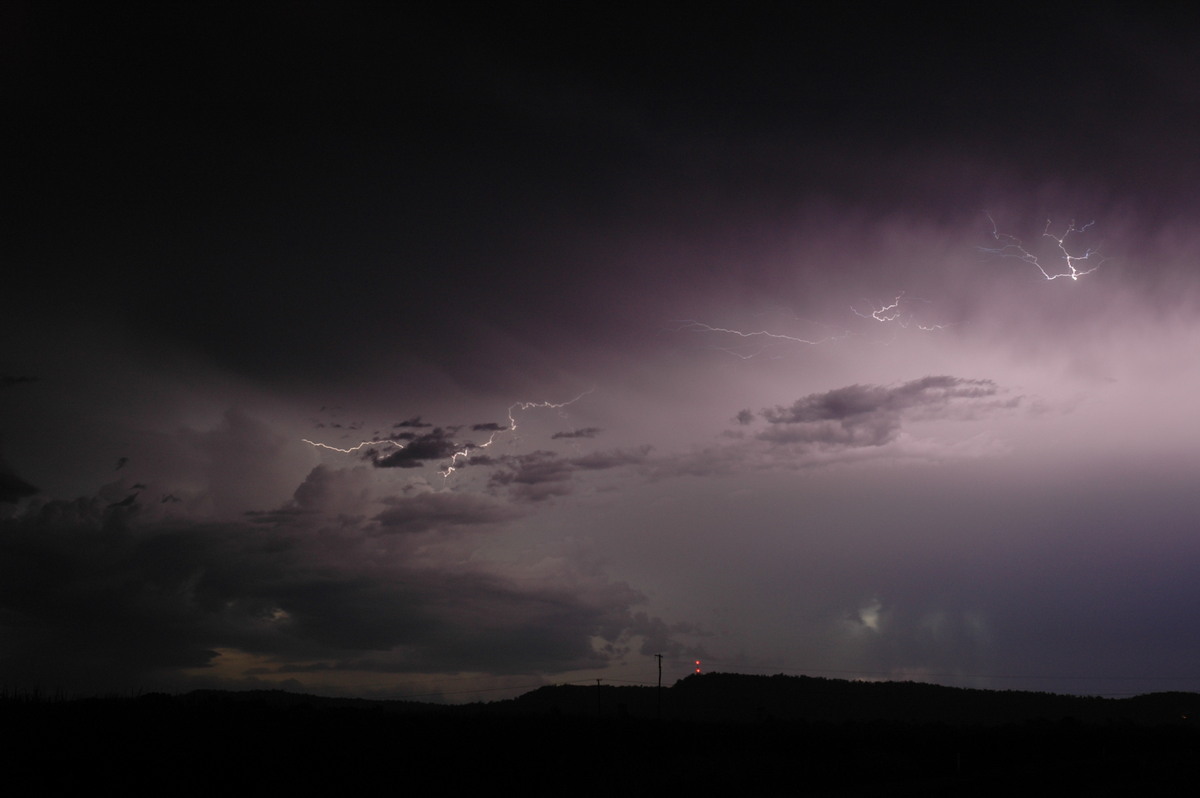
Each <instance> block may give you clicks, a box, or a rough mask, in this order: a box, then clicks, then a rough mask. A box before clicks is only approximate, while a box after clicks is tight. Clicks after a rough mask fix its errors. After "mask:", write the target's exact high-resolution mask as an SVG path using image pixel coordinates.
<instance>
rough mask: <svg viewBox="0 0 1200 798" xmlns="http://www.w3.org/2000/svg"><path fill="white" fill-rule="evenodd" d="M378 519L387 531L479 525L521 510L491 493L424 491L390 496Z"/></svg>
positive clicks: (509, 515)
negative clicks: (409, 495) (489, 494)
mask: <svg viewBox="0 0 1200 798" xmlns="http://www.w3.org/2000/svg"><path fill="white" fill-rule="evenodd" d="M383 503H384V504H387V505H389V509H387V510H384V511H383V512H382V513H380V514H379V515H378V516H376V519H375V520H376V521H378V522H379V524H380V526H381V527H383V530H384V531H385V532H424V531H426V530H429V529H447V528H450V527H462V526H478V525H481V524H497V523H500V522H502V521H511V520H512V519H514V518H517V517H519V516H520V515H521V513H520V512H519V511H517V510H515V509H514V508H512V507H509V506H508V505H505V504H501V503H500V502H498V501H496V500H495V499H491V498H489V497H487V496H478V495H474V494H470V493H423V494H420V495H418V496H412V497H409V498H387V499H384V500H383Z"/></svg>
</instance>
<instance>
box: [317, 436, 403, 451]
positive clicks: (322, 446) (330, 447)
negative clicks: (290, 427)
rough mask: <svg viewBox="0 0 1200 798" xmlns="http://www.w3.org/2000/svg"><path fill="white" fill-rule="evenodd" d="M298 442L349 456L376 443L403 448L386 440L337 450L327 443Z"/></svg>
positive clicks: (400, 444) (401, 445)
mask: <svg viewBox="0 0 1200 798" xmlns="http://www.w3.org/2000/svg"><path fill="white" fill-rule="evenodd" d="M300 440H301V441H303V442H304V443H307V444H308V445H309V446H318V447H320V448H322V449H332V450H333V451H335V452H341V453H342V454H350V453H351V452H357V451H358V450H359V449H361V448H363V447H364V446H374V445H375V444H377V443H390V444H391V445H392V446H395V447H396V448H397V449H403V448H404V444H403V443H399V442H398V441H393V440H389V439H387V438H384V439H383V440H374V441H363V442H362V443H360V444H358V445H357V446H351V447H350V448H349V449H339V448H338V447H336V446H330V445H329V444H328V443H317V442H316V441H310V440H309V439H308V438H301V439H300Z"/></svg>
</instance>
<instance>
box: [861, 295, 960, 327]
mask: <svg viewBox="0 0 1200 798" xmlns="http://www.w3.org/2000/svg"><path fill="white" fill-rule="evenodd" d="M904 293H905V292H904V291H901V292H900V293H898V294H896V298H895V299H893V300H892V301H891V303H890V304H886V305H880V306H879V307H874V306H872V307H871V312H870V313H863V312H862V311H860V310H859V309H858V308H856V307H854V306H853V305H851V306H850V310H851V311H853V313H854V315H855V316H858V317H859V318H863V319H874V320H875V321H878V322H880V323H883V324H887V323H890V322H895V323H896V324H898V325H900V326H901V327H903V328H905V329H908V327H909V325H912V326H913V327H916V328H917V329H918V330H920V331H921V332H936V331H937V330H944V329H946V328H947V327H949V326H950V325H949V324H921V323H919V322H914V321H913V314H912V313H911V312H908V311H904V310H902V309H901V308H900V305H901V304H902V303H904V302H909V301H911V300H908V299H905V297H904ZM916 301H918V302H928V301H929V300H928V299H918V300H916Z"/></svg>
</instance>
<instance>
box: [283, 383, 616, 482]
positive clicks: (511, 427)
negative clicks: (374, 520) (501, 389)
mask: <svg viewBox="0 0 1200 798" xmlns="http://www.w3.org/2000/svg"><path fill="white" fill-rule="evenodd" d="M595 390H596V389H595V387H592V388H589V389H587V390H586V391H584V392H583V393H581V394H579V395H578V396H576V397H574V398H573V399H568V400H567V401H565V402H514V403H513V404H511V405H509V406H508V428H507V429H500V430H495V431H493V432H492V434H491V435H489V436H488V439H487V441H485V442H484V443H480V444H473V443H469V444H467V445H466V446H464V447H463V448H462V449H460V450H459V451H457V452H454V453H453V454H452V455H450V462H449V463H447V464H446V467H445V468H443V469H441V470H440V471H439V472H438V473H440V474H441V475H442V477H449V476H450V475H451V474H453V473H454V472H455V471H456V470H458V466H457V463H458V461H459V458H465V457H466V456H467V454H468V453H469V452H470V451H471V450H472V449H486V448H487V447H489V446H491V445H492V444H493V443H495V442H496V438H497V436H499V435H501V434H504V433H512V432H516V430H517V417H516V415H515V414H516V413H517V412H519V411H525V410H532V409H534V408H539V407H545V408H554V409H558V408H563V407H566V406H567V405H572V404H575V403H576V402H578V401H579V400H580V399H582V398H583V397H585V396H587V395H588V394H590V393H592V392H593V391H595ZM300 440H301V441H302V442H303V443H307V444H308V445H309V446H315V447H319V448H321V449H329V450H331V451H334V452H341V453H342V454H352V453H354V452H357V451H359V450H360V449H363V448H365V447H367V446H376V445H384V444H387V445H391V446H394V447H396V448H397V449H403V448H404V446H405V445H404V444H403V443H400V442H399V441H394V440H391V439H390V438H382V439H378V438H377V439H375V440H369V441H363V442H361V443H359V444H358V445H356V446H351V447H350V448H348V449H343V448H341V447H339V446H330V445H329V444H328V443H320V442H318V441H310V440H309V439H308V438H301V439H300Z"/></svg>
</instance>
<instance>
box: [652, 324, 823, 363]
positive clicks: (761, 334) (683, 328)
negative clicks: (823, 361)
mask: <svg viewBox="0 0 1200 798" xmlns="http://www.w3.org/2000/svg"><path fill="white" fill-rule="evenodd" d="M677 324H678V325H679V326H677V327H675V329H674V330H672V332H696V333H710V332H711V333H723V334H726V335H735V336H737V337H739V338H745V339H747V340H750V339H756V340H763V341H766V343H764V344H763V345H762V346H761V347H760V348H759V349H757V350H756V351H754V352H751V353H750V354H744V353H743V352H739V351H737V350H736V349H733V348H730V347H720V346H719V347H717V349H718V350H720V351H722V352H728V353H729V354H731V355H733V356H735V357H740V358H742V359H743V360H749V359H750V358H752V357H757V356H758V355H761V354H762V353H763V352H765V351H766V349H767V347H768V346H770V344H771V343H772V342H776V341H788V342H790V343H794V344H805V345H807V346H816V345H817V344H823V343H825V342H826V341H831V340H834V339H835V338H840V337H841V336H837V335H826V336H825V337H824V338H818V339H816V340H810V339H808V338H800V337H798V336H795V335H783V334H782V333H773V332H768V331H767V330H755V331H752V332H745V331H743V330H733V329H730V328H728V327H713V326H712V325H711V324H705V323H704V322H702V321H695V320H692V319H686V320H684V321H680V322H677Z"/></svg>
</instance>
